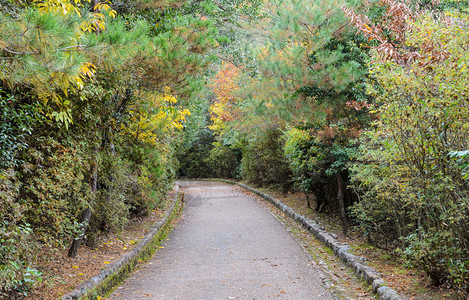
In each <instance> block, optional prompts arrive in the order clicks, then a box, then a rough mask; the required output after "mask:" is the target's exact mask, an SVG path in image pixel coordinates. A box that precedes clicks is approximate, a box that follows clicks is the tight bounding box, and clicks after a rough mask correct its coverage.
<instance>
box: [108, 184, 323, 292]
mask: <svg viewBox="0 0 469 300" xmlns="http://www.w3.org/2000/svg"><path fill="white" fill-rule="evenodd" d="M180 185H181V187H182V188H183V189H184V190H185V191H184V193H185V199H186V201H185V210H184V213H183V215H184V217H183V219H182V221H181V222H180V223H179V224H178V226H177V228H176V229H175V230H174V231H173V232H172V233H171V235H170V237H169V240H168V241H167V242H166V244H165V245H164V248H163V249H161V251H159V252H158V253H157V255H156V256H155V257H154V258H153V259H152V260H151V261H150V262H149V263H148V264H146V265H145V266H143V267H142V268H141V269H139V270H138V271H137V272H136V273H135V274H134V275H133V276H132V277H130V278H129V279H128V280H126V281H125V282H124V284H123V285H122V286H120V287H119V288H118V289H117V290H116V291H115V292H114V293H113V294H112V295H111V296H110V299H113V300H118V299H129V300H130V299H269V298H274V299H331V298H332V296H331V294H330V292H329V291H328V290H327V289H326V288H325V287H324V286H323V285H322V283H321V280H320V278H319V274H317V273H316V271H315V270H314V268H313V267H312V266H311V265H310V259H309V257H308V256H307V255H306V254H305V253H304V251H303V250H302V248H301V247H300V246H299V245H298V244H297V242H296V241H295V240H294V238H293V237H292V236H291V235H290V234H289V233H288V232H286V231H285V229H284V228H283V227H282V225H281V224H280V223H279V222H278V221H277V220H276V219H275V218H274V217H273V216H272V215H270V214H269V213H268V212H267V211H266V210H265V209H264V208H263V207H262V206H261V205H260V204H259V203H257V202H256V201H254V200H252V199H250V198H249V197H248V196H246V195H245V194H243V193H242V192H241V191H240V190H239V189H238V188H236V187H233V186H230V185H227V184H222V183H218V182H206V181H203V182H194V181H181V182H180Z"/></svg>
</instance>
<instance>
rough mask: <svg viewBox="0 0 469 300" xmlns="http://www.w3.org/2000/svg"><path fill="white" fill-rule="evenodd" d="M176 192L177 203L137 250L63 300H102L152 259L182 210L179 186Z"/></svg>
mask: <svg viewBox="0 0 469 300" xmlns="http://www.w3.org/2000/svg"><path fill="white" fill-rule="evenodd" d="M175 190H176V195H175V196H174V197H175V201H174V202H173V204H172V205H171V207H170V208H169V210H168V211H167V212H166V215H165V217H164V219H163V220H162V221H160V222H157V223H156V224H155V225H154V226H153V228H152V229H151V231H150V232H148V233H147V234H146V235H145V236H144V238H143V239H142V240H141V241H140V242H139V243H138V245H137V246H136V247H135V248H133V249H132V250H131V251H129V252H128V253H126V254H124V255H123V256H122V258H121V259H119V260H118V261H116V262H114V263H112V264H110V265H109V266H108V267H107V268H106V269H105V270H103V271H101V273H99V274H98V275H96V276H94V277H92V278H91V279H88V280H87V281H85V282H84V283H82V284H80V285H79V286H77V287H76V288H75V289H74V290H73V291H71V292H70V293H68V294H66V295H64V296H63V297H62V300H72V299H100V297H101V296H104V295H106V294H108V293H109V292H110V291H111V290H112V289H113V288H114V287H116V286H117V285H118V284H119V283H121V282H122V281H123V280H124V279H125V278H127V277H128V276H129V274H130V273H131V272H132V271H133V270H134V269H135V268H136V266H137V264H138V262H139V261H140V260H145V259H148V258H149V257H151V255H152V254H153V253H154V252H155V249H156V246H157V245H159V243H160V241H161V240H162V239H164V238H165V237H166V235H167V234H168V232H169V231H170V230H169V226H170V222H171V221H172V220H173V219H174V218H175V217H176V215H177V214H178V213H179V212H180V210H181V208H182V205H183V201H184V195H183V194H180V193H179V186H178V185H176V187H175Z"/></svg>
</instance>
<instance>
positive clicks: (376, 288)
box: [213, 179, 406, 300]
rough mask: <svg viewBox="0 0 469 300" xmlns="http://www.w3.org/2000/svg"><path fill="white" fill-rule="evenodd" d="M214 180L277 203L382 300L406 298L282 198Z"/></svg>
mask: <svg viewBox="0 0 469 300" xmlns="http://www.w3.org/2000/svg"><path fill="white" fill-rule="evenodd" d="M213 181H221V182H225V183H229V184H235V185H239V186H240V187H242V188H244V189H246V190H248V191H250V192H252V193H254V194H256V195H258V196H261V197H262V198H264V199H266V200H268V201H269V202H271V203H272V204H273V205H275V206H276V207H277V208H278V209H280V210H281V211H283V212H284V213H285V214H286V215H287V216H289V217H290V218H292V219H294V220H295V221H296V222H297V223H298V224H300V225H301V226H302V227H303V228H305V229H306V230H308V231H309V232H310V233H311V234H313V235H314V236H315V237H316V238H317V239H318V240H319V241H321V242H322V243H324V244H325V245H326V246H327V247H329V248H331V249H332V250H333V251H334V254H335V255H336V256H338V257H339V258H340V259H341V260H342V261H343V262H345V264H346V265H347V266H349V267H350V268H352V270H353V272H354V273H355V274H356V275H357V276H358V277H359V278H361V279H363V280H365V281H366V282H367V283H368V284H370V285H371V286H372V289H373V292H374V293H377V294H378V297H379V299H382V300H402V299H406V298H403V297H401V296H399V294H398V293H397V292H396V291H395V290H393V289H391V288H389V287H387V286H386V283H385V282H384V280H383V278H381V274H380V273H379V272H378V271H376V270H375V269H373V268H372V267H370V266H368V265H367V264H366V263H365V262H364V260H365V259H364V258H362V257H358V256H356V255H354V254H352V253H350V252H349V251H348V250H349V249H351V247H350V246H349V245H347V244H343V243H340V242H339V241H338V240H337V238H336V236H335V235H333V234H331V233H328V232H326V231H325V230H324V228H323V227H321V226H319V225H318V224H317V223H316V222H315V221H313V220H311V219H308V218H306V217H305V216H302V215H300V214H298V213H297V212H295V211H294V210H293V209H292V208H291V207H289V206H288V205H285V204H284V203H282V202H281V201H280V200H278V199H275V198H274V197H272V196H270V195H267V194H265V193H263V192H261V191H258V190H256V189H254V188H252V187H250V186H247V185H245V184H243V183H239V182H236V181H231V180H226V179H213Z"/></svg>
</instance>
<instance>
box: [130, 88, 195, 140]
mask: <svg viewBox="0 0 469 300" xmlns="http://www.w3.org/2000/svg"><path fill="white" fill-rule="evenodd" d="M137 97H139V98H140V101H139V102H138V103H137V104H135V105H134V106H133V107H131V109H130V112H131V123H130V124H129V125H128V126H126V127H125V126H124V127H122V129H123V131H124V132H126V133H127V134H129V135H131V136H132V137H134V138H135V139H137V140H139V141H142V142H145V143H149V144H151V145H154V146H158V145H159V144H161V142H162V141H163V140H164V138H165V137H167V136H170V133H171V132H173V131H174V130H181V129H182V128H183V127H184V121H185V120H186V116H189V115H190V114H191V113H190V111H189V110H188V109H182V108H177V107H174V105H175V104H176V103H177V98H176V96H174V95H173V94H172V93H171V90H170V88H169V87H165V88H164V91H163V92H156V93H150V92H139V93H137Z"/></svg>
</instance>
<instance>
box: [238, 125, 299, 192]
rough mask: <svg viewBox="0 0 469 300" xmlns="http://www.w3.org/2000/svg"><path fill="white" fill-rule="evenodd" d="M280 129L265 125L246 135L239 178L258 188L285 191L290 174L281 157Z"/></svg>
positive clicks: (290, 182) (282, 156)
mask: <svg viewBox="0 0 469 300" xmlns="http://www.w3.org/2000/svg"><path fill="white" fill-rule="evenodd" d="M281 136H282V128H281V127H280V126H278V125H276V124H273V125H266V126H265V127H261V128H259V130H256V131H254V132H253V133H250V135H247V137H246V139H245V141H244V144H243V146H242V155H243V156H242V159H241V177H242V178H243V179H244V180H247V181H249V182H251V183H254V184H257V185H259V186H276V187H279V188H281V189H283V190H284V191H287V190H288V189H289V188H290V187H291V185H292V180H291V179H292V178H291V177H292V174H291V171H290V169H289V168H288V163H287V161H286V159H285V157H284V155H283V146H284V145H283V143H284V142H283V140H282V139H281Z"/></svg>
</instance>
